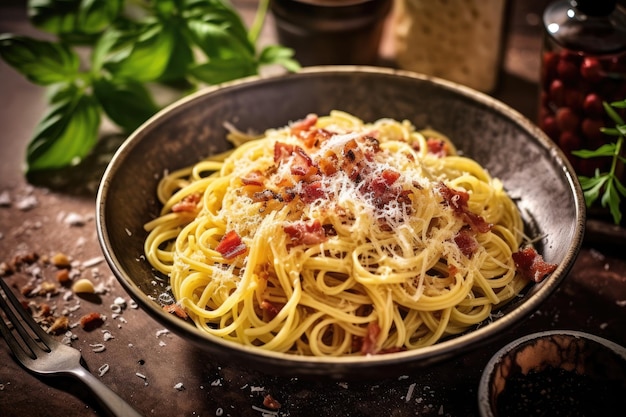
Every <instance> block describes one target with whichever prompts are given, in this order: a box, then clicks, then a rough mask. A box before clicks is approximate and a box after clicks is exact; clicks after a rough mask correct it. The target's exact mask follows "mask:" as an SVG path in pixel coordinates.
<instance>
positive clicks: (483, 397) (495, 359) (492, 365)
mask: <svg viewBox="0 0 626 417" xmlns="http://www.w3.org/2000/svg"><path fill="white" fill-rule="evenodd" d="M551 336H570V337H572V338H576V339H586V340H589V341H591V342H594V343H597V344H599V345H602V346H603V347H606V348H607V349H609V350H611V351H612V352H614V353H615V354H616V355H618V356H620V357H621V358H622V359H623V360H624V361H626V347H624V346H622V345H620V344H618V343H615V342H613V341H611V340H609V339H605V338H603V337H601V336H597V335H595V334H592V333H588V332H584V331H579V330H545V331H540V332H535V333H530V334H527V335H525V336H522V337H520V338H518V339H515V340H513V341H511V342H509V343H507V344H506V345H504V346H503V347H501V348H500V349H499V350H498V351H497V352H496V353H495V354H494V355H493V356H492V357H491V358H490V359H489V362H487V365H485V367H484V369H483V371H482V374H481V377H480V380H479V382H478V395H477V398H478V409H479V410H478V411H479V412H480V416H481V417H496V414H494V412H493V409H492V406H491V398H490V397H491V392H490V390H491V379H492V377H493V373H494V371H495V370H496V367H497V366H498V365H499V364H500V363H501V362H502V360H503V358H504V357H505V356H506V355H508V354H509V353H510V352H511V351H513V350H514V349H515V348H517V347H519V346H522V345H524V344H526V343H527V342H529V341H531V340H537V339H543V338H547V337H551Z"/></svg>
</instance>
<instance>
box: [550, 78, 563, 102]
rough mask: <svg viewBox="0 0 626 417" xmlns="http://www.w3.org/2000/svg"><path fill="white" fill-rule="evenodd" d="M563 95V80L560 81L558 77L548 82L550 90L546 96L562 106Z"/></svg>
mask: <svg viewBox="0 0 626 417" xmlns="http://www.w3.org/2000/svg"><path fill="white" fill-rule="evenodd" d="M564 95H565V85H564V84H563V81H561V80H560V79H558V78H555V79H554V80H552V82H551V83H550V90H549V95H548V97H549V98H550V100H552V102H553V103H554V104H556V105H557V106H562V105H563V102H564Z"/></svg>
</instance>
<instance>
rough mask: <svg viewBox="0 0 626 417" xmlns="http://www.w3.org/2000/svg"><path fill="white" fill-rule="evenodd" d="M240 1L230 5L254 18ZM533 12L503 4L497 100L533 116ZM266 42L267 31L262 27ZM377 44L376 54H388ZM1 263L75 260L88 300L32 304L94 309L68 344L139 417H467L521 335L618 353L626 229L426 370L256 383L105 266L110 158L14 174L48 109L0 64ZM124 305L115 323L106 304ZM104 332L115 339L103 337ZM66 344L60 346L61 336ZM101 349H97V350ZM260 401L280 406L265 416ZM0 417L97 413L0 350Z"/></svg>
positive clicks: (8, 12)
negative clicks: (98, 200)
mask: <svg viewBox="0 0 626 417" xmlns="http://www.w3.org/2000/svg"><path fill="white" fill-rule="evenodd" d="M251 3H253V2H252V1H251V0H246V1H243V2H239V4H240V7H241V10H242V12H243V14H244V16H245V17H246V19H249V18H250V17H251V9H250V8H251ZM544 4H545V2H544V1H528V2H527V1H522V0H516V1H512V2H511V7H510V11H509V15H510V16H509V18H508V21H507V37H506V50H505V58H504V62H503V67H502V74H501V82H500V85H499V87H498V89H497V90H496V91H495V92H494V93H493V95H494V96H495V97H496V98H499V99H501V100H502V101H504V102H505V103H507V104H509V105H511V106H512V107H514V108H515V109H517V110H518V111H520V112H521V113H522V114H524V115H526V116H527V117H529V118H531V119H534V117H535V112H536V107H537V106H536V103H537V78H538V71H539V50H540V45H541V29H540V26H539V23H540V22H539V19H540V14H541V12H542V10H543V6H544ZM0 32H17V33H23V34H28V33H34V32H33V29H32V28H31V27H30V26H29V24H28V22H27V20H26V15H25V9H24V7H23V5H21V2H4V3H2V5H0ZM263 36H264V38H263V39H264V41H268V42H271V41H272V40H273V39H274V33H273V30H272V27H271V20H270V21H268V25H267V26H266V29H265V31H264V35H263ZM392 48H393V45H392V44H391V43H390V42H389V41H388V39H386V40H385V41H384V42H383V46H382V50H381V53H382V55H383V57H384V58H386V59H389V58H390V57H391V59H392V56H393V49H392ZM0 94H1V95H2V99H3V106H2V110H1V111H0V145H1V146H0V159H1V163H0V262H5V263H6V264H7V265H11V264H12V263H13V262H14V261H15V260H16V259H17V260H18V261H19V260H20V259H22V258H19V257H20V256H22V255H25V254H32V253H36V254H38V255H39V257H40V259H39V261H37V262H35V263H33V264H31V265H25V264H24V265H22V266H21V267H20V268H19V270H18V271H16V272H15V273H13V274H8V273H5V274H4V275H5V276H4V277H3V279H6V280H7V281H8V282H10V283H11V284H12V285H14V286H15V287H16V288H18V289H19V288H22V287H24V286H25V285H27V284H28V283H38V282H41V281H42V280H47V281H50V282H54V281H55V272H56V271H55V269H56V268H54V267H53V266H51V265H49V263H46V262H45V259H46V258H50V257H52V256H54V255H55V254H57V253H64V254H66V255H68V256H69V257H70V258H71V260H72V270H73V271H76V272H75V273H76V274H77V276H76V277H74V279H78V277H83V278H88V279H90V280H91V281H92V282H93V283H94V284H95V285H96V287H97V288H98V290H99V291H98V293H97V295H96V296H95V297H92V298H79V297H78V296H76V295H73V294H71V293H69V294H68V296H67V297H64V296H63V294H59V295H56V296H50V297H49V298H48V297H45V296H37V297H33V298H29V299H27V300H29V301H34V302H36V303H37V304H41V303H44V302H47V303H48V304H49V305H50V306H52V307H53V308H54V309H57V310H56V311H57V313H64V314H68V315H69V317H70V323H71V324H76V323H77V322H78V320H79V318H80V317H81V316H83V315H84V314H88V313H91V312H98V313H101V314H103V315H105V316H106V320H105V322H104V325H103V326H101V327H100V328H98V329H95V330H93V331H90V332H88V331H85V330H83V329H81V327H80V326H76V327H72V328H71V336H72V341H71V345H72V346H74V347H76V348H78V349H80V350H81V351H82V353H83V356H84V359H85V363H86V364H87V366H88V367H89V369H90V370H91V371H92V372H93V373H95V374H96V375H99V373H100V371H99V370H100V369H104V367H105V365H108V371H107V372H106V373H104V374H102V375H101V376H98V378H100V379H101V380H102V382H104V383H105V384H106V385H108V386H109V387H110V388H112V389H113V390H114V391H116V392H117V393H119V394H120V395H121V396H122V397H123V398H124V399H126V400H127V401H128V402H129V403H130V404H132V405H133V406H134V407H135V408H137V409H138V410H139V411H140V412H141V413H142V414H144V415H146V416H159V417H161V416H163V417H173V416H189V417H191V416H194V417H195V416H309V415H316V416H409V415H410V416H415V415H418V416H464V417H469V416H477V415H478V410H477V405H476V404H477V402H476V396H477V386H478V381H479V378H480V375H481V371H482V369H483V367H484V365H485V364H486V362H487V361H488V360H489V358H490V356H491V355H492V354H494V353H495V352H496V351H497V350H498V349H499V348H500V347H502V346H503V345H504V344H506V343H507V342H509V341H511V340H513V339H515V338H517V337H519V336H521V335H525V334H528V333H532V332H535V331H540V330H549V329H576V330H581V331H586V332H590V333H593V334H596V335H599V336H602V337H605V338H607V339H610V340H613V341H615V342H617V343H619V344H622V345H626V261H625V260H624V242H625V239H624V236H625V232H624V230H623V229H620V228H613V227H610V226H609V225H607V224H605V223H602V222H597V221H595V220H592V221H590V222H589V226H588V233H587V239H586V241H585V247H584V248H583V250H582V251H581V253H580V256H579V258H578V260H577V262H576V264H575V266H574V268H573V270H572V271H571V273H570V275H569V276H568V277H567V278H566V279H565V281H564V282H563V284H562V285H561V286H560V288H559V290H558V291H557V292H556V293H555V294H554V295H553V296H552V297H551V298H550V299H549V300H547V302H546V303H545V304H544V305H543V306H542V307H541V309H540V310H539V311H537V312H536V313H535V314H533V315H532V316H531V317H530V318H529V319H528V320H527V321H526V322H524V323H523V324H521V325H520V326H518V327H517V328H515V329H512V330H511V331H510V332H508V333H506V334H502V335H501V337H500V338H498V339H497V340H494V341H493V342H492V343H491V344H490V345H489V346H487V347H485V348H484V349H481V350H479V351H474V352H470V353H468V354H466V355H464V356H461V357H460V358H458V359H455V360H452V361H449V362H447V363H443V364H441V365H437V366H434V367H432V368H428V369H424V370H419V371H413V372H410V373H407V374H405V375H398V377H395V378H392V379H381V380H377V379H376V376H375V375H373V376H372V381H368V382H364V381H360V382H355V381H346V382H330V383H329V382H319V381H310V380H302V379H296V378H282V377H275V376H270V375H263V374H259V373H256V372H254V371H249V370H241V369H235V368H232V367H228V366H222V365H221V364H220V363H215V362H212V361H211V360H210V359H209V358H207V357H206V355H205V354H204V353H203V352H202V351H199V350H197V349H196V348H194V347H192V346H191V345H189V344H188V343H186V342H185V341H183V340H181V339H180V338H179V337H177V336H176V335H173V334H171V333H169V332H167V331H166V330H165V329H163V328H162V327H161V326H160V325H159V324H158V323H157V322H155V321H154V320H153V319H151V318H150V317H149V316H148V315H147V314H146V313H144V312H143V311H142V310H140V309H137V308H133V306H132V305H131V303H130V299H129V297H128V295H127V294H126V293H125V292H124V290H123V289H122V288H121V286H120V285H119V284H118V283H117V281H116V280H115V278H114V277H113V276H112V274H111V272H110V270H109V269H108V267H107V265H106V264H105V262H104V261H103V257H102V252H101V250H100V246H99V245H98V242H97V238H96V229H95V221H94V216H95V202H94V195H95V190H96V188H97V185H98V181H99V178H100V175H101V173H102V170H103V169H104V166H105V164H106V161H107V158H108V157H109V156H110V155H111V152H112V150H111V149H101V150H100V154H99V156H98V158H95V159H94V161H93V164H90V167H89V170H87V171H81V172H78V173H76V172H74V173H73V174H74V175H68V176H67V177H64V178H61V179H59V178H48V179H47V181H44V182H33V181H31V182H28V181H27V180H26V179H25V177H24V174H23V171H22V161H24V154H25V148H26V144H27V142H28V139H29V137H30V135H31V134H32V130H33V126H34V125H35V123H36V122H37V120H38V119H39V118H40V117H41V115H42V113H43V112H44V110H45V102H44V97H43V95H44V92H43V90H42V89H40V88H38V87H35V86H33V85H31V84H30V83H28V82H27V81H26V80H25V79H23V78H22V77H21V76H20V75H18V74H17V73H15V72H14V71H13V70H12V69H11V68H9V67H8V66H7V65H6V64H4V63H3V62H0ZM119 298H122V299H124V300H125V301H126V303H127V305H126V307H125V308H124V309H123V310H122V311H121V312H120V313H117V314H116V312H115V311H114V309H113V308H112V307H111V306H112V305H113V304H114V303H115V302H116V299H119ZM107 335H110V336H112V337H113V338H110V339H109V338H108V337H109V336H107ZM62 337H63V336H59V338H62ZM97 344H103V345H104V346H105V348H106V349H105V350H104V351H102V352H96V350H97V349H94V345H97ZM267 395H270V396H271V397H272V398H274V399H275V400H276V401H278V402H279V403H280V404H281V406H280V408H278V409H275V410H272V409H269V408H268V407H266V406H264V404H263V401H264V398H265V397H266V396H267ZM0 415H1V416H4V417H9V416H16V417H18V416H19V417H22V416H33V417H34V416H60V415H62V416H68V417H69V416H85V415H102V410H100V409H99V408H98V407H97V404H96V402H95V401H94V400H93V399H92V398H90V396H89V394H88V393H87V392H86V391H85V389H84V388H83V387H82V386H81V385H80V384H78V383H76V382H74V381H71V380H66V379H40V378H38V377H35V376H33V375H31V374H29V373H27V372H25V371H24V370H23V369H22V368H21V367H20V366H19V365H18V364H17V363H16V362H15V361H14V360H13V358H12V356H11V354H10V353H9V351H8V348H7V347H6V345H5V344H4V342H0Z"/></svg>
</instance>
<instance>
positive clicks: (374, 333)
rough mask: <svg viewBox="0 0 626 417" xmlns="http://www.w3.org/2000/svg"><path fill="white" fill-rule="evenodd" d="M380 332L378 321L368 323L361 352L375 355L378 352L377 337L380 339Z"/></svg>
mask: <svg viewBox="0 0 626 417" xmlns="http://www.w3.org/2000/svg"><path fill="white" fill-rule="evenodd" d="M379 334H380V326H379V325H378V323H377V322H375V321H373V322H370V324H368V325H367V333H366V334H365V337H364V338H363V343H362V344H361V353H362V354H363V355H374V354H376V353H378V349H377V348H376V339H378V335H379Z"/></svg>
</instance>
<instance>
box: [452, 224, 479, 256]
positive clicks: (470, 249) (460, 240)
mask: <svg viewBox="0 0 626 417" xmlns="http://www.w3.org/2000/svg"><path fill="white" fill-rule="evenodd" d="M454 243H456V245H457V246H458V247H459V249H460V250H461V253H462V254H463V255H465V256H467V257H468V258H471V257H472V255H474V253H476V250H477V249H478V241H477V240H476V237H475V236H474V234H473V233H472V232H471V231H470V230H469V229H467V228H463V229H461V230H459V232H458V233H457V234H456V235H455V236H454Z"/></svg>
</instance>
